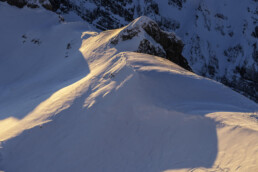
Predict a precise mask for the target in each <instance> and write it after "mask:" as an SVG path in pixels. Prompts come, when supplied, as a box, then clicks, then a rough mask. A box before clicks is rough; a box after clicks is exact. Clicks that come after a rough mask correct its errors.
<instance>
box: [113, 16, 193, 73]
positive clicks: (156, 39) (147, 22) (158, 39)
mask: <svg viewBox="0 0 258 172" xmlns="http://www.w3.org/2000/svg"><path fill="white" fill-rule="evenodd" d="M128 40H131V41H130V42H129V41H128ZM121 41H125V42H123V43H122V42H121ZM111 43H112V44H114V45H117V44H123V46H124V47H125V50H127V51H128V50H130V51H136V52H140V53H146V54H151V55H156V56H159V57H164V58H166V59H168V60H170V61H172V62H174V63H176V64H178V65H179V66H181V67H183V68H185V69H187V70H190V71H191V68H190V67H189V65H188V63H187V61H186V59H185V58H184V57H183V56H182V50H183V43H182V41H181V40H180V39H179V38H177V37H176V35H175V34H174V33H168V32H164V31H162V30H161V29H160V28H159V26H158V24H157V23H155V22H154V21H153V20H151V19H150V18H148V17H145V16H142V17H139V18H137V19H135V20H134V21H132V22H131V23H130V24H129V25H127V26H125V27H123V29H122V30H121V31H120V32H119V34H117V35H115V36H114V37H113V38H112V40H111ZM129 44H132V45H134V46H135V47H134V48H133V49H128V45H129ZM120 47H121V45H120Z"/></svg>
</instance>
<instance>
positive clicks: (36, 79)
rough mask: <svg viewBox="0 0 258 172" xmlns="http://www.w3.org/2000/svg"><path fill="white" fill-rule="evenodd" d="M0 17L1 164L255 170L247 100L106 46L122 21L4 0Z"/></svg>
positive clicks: (11, 167)
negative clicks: (96, 20) (71, 16)
mask: <svg viewBox="0 0 258 172" xmlns="http://www.w3.org/2000/svg"><path fill="white" fill-rule="evenodd" d="M10 14H11V15H10ZM50 19H51V20H50ZM0 21H1V23H3V26H6V27H5V28H3V27H1V28H0V29H1V30H0V38H1V39H0V41H1V42H0V45H1V49H0V50H1V51H0V70H1V72H0V88H1V95H0V117H1V120H0V140H1V146H2V148H1V149H0V157H1V158H0V170H3V171H5V172H14V171H15V172H24V171H26V172H35V171H37V172H41V171H49V172H52V171H64V172H65V171H78V172H80V171H125V172H126V171H128V172H129V171H155V172H156V171H190V170H191V171H201V170H203V171H215V170H217V171H222V170H231V171H251V172H252V171H254V172H255V171H257V169H258V166H257V163H256V162H257V160H258V154H257V152H258V144H257V143H258V125H257V118H258V115H257V111H258V106H257V104H255V103H253V102H252V101H250V100H248V99H247V98H245V97H243V96H241V95H239V94H237V93H235V92H233V91H232V90H230V89H229V88H227V87H225V86H223V85H221V84H219V83H217V82H214V81H212V80H209V79H205V78H203V77H200V76H198V75H196V74H193V73H191V72H189V71H186V70H184V69H182V68H181V67H179V66H177V65H176V64H174V63H172V62H169V61H168V60H165V59H162V58H160V57H156V56H151V55H147V54H141V53H135V52H128V51H134V50H135V49H134V47H133V46H134V45H137V44H136V43H137V40H136V39H132V40H129V42H122V43H121V44H117V45H114V44H110V42H111V41H112V39H113V38H114V37H118V36H119V34H120V33H123V31H124V29H126V28H121V29H116V30H109V31H105V32H100V33H98V32H94V29H91V28H89V27H88V26H87V25H86V24H83V23H77V22H71V23H69V22H67V23H62V22H61V23H60V21H59V18H58V16H57V15H55V14H53V13H50V12H47V11H45V10H43V9H36V10H31V9H28V8H25V9H16V8H15V7H10V6H7V5H6V4H3V3H1V6H0ZM140 21H142V20H141V18H140V19H139V20H136V21H135V24H136V25H137V23H138V22H140ZM131 25H132V24H131ZM131 25H129V26H131ZM17 28H19V29H18V30H17ZM8 29H13V30H8ZM83 30H88V31H86V32H83ZM82 32H83V33H82ZM23 35H26V36H24V37H23ZM33 40H34V41H33ZM130 41H131V42H130Z"/></svg>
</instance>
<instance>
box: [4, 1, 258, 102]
mask: <svg viewBox="0 0 258 172" xmlns="http://www.w3.org/2000/svg"><path fill="white" fill-rule="evenodd" d="M16 1H17V2H20V0H7V2H9V3H11V2H16ZM22 2H24V4H26V3H27V4H32V1H30V0H23V1H22ZM40 2H41V1H40ZM42 2H44V3H47V4H49V5H48V6H49V7H47V8H48V9H51V8H52V9H53V10H57V13H67V12H68V13H69V12H71V11H72V12H76V13H77V14H78V15H79V16H81V17H82V18H83V19H84V20H86V21H88V22H90V23H91V24H92V25H94V26H96V27H98V28H99V29H101V30H106V29H115V28H119V27H122V26H124V25H126V24H128V23H129V22H131V21H132V20H133V19H135V18H137V17H139V16H142V15H145V16H148V17H150V18H152V19H153V20H154V21H156V22H157V23H158V24H159V26H160V27H161V28H162V29H165V30H167V31H174V32H175V33H176V34H177V35H178V36H180V37H181V38H182V40H183V42H184V44H185V48H184V51H183V52H184V53H183V55H184V57H186V58H187V60H188V63H189V65H190V67H191V68H192V69H193V71H194V72H195V73H197V74H199V75H202V76H205V77H209V78H211V79H214V80H217V81H219V82H222V83H224V84H226V85H228V86H230V87H231V88H233V89H234V90H236V91H238V92H240V93H242V94H243V95H245V96H247V97H249V98H251V99H253V100H255V101H256V102H257V100H258V95H257V93H258V81H257V78H258V60H257V59H258V53H257V52H258V50H257V47H258V45H257V35H258V26H257V21H258V17H257V14H258V12H257V1H256V0H245V1H242V0H228V1H217V0H195V1H186V0H162V1H158V0H123V1H113V0H50V1H49V3H48V1H42ZM34 4H38V1H35V2H34ZM111 4H112V5H111ZM29 6H30V5H29ZM37 6H39V5H37Z"/></svg>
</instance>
